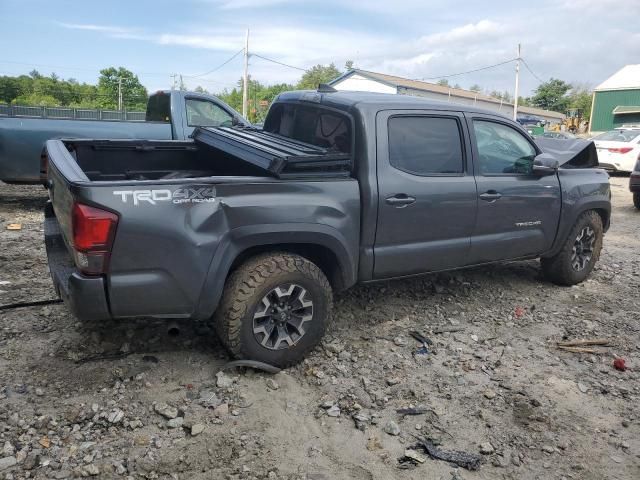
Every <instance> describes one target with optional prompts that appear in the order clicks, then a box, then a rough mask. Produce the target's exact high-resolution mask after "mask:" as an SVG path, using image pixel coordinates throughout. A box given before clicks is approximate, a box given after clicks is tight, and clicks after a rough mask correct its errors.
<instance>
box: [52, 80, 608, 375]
mask: <svg viewBox="0 0 640 480" xmlns="http://www.w3.org/2000/svg"><path fill="white" fill-rule="evenodd" d="M192 137H193V139H192V140H190V141H140V140H123V141H109V140H50V141H48V142H47V145H46V155H47V160H48V164H49V168H48V182H47V186H48V189H49V195H50V202H49V203H48V205H47V207H46V220H45V240H46V246H47V254H48V259H49V264H50V270H51V274H52V277H53V282H54V284H55V287H56V289H57V291H58V292H59V294H60V295H61V296H62V298H63V299H64V300H65V301H66V302H67V303H68V305H69V306H70V309H71V310H72V311H73V313H74V314H75V315H76V316H77V317H78V318H80V319H85V320H98V321H100V320H106V319H124V318H129V317H160V318H187V319H193V320H206V321H211V322H213V323H214V324H215V328H216V329H217V331H218V333H219V335H220V337H221V339H222V341H223V342H224V344H225V345H226V347H227V348H228V349H229V350H230V352H231V353H232V354H233V355H234V356H236V357H240V358H250V359H254V360H258V361H262V362H266V363H269V364H272V365H277V366H286V365H290V364H292V363H295V362H298V361H300V360H301V359H302V358H303V357H304V355H305V354H306V353H307V352H309V350H310V349H312V348H313V347H314V346H315V345H316V344H317V343H318V342H319V341H320V339H321V337H322V335H323V333H324V331H325V328H326V326H327V321H328V319H329V318H330V315H331V308H332V295H333V292H336V291H340V290H344V289H346V288H349V287H351V286H353V285H355V284H357V283H366V282H374V281H380V280H387V279H391V278H401V277H410V276H413V275H420V274H425V273H430V272H439V271H445V270H452V269H459V268H465V267H471V266H477V265H486V264H491V263H494V262H501V261H511V260H522V259H534V258H540V260H541V267H542V270H543V272H544V274H545V275H546V277H547V278H548V279H549V280H550V281H552V282H554V283H556V284H559V285H573V284H577V283H579V282H581V281H583V280H584V279H585V278H586V277H587V276H588V275H589V273H590V272H591V271H592V269H593V268H594V265H595V263H596V261H597V260H598V257H599V255H600V250H601V248H602V241H603V235H604V232H605V231H606V230H607V228H608V226H609V218H610V214H611V204H610V191H609V177H608V175H607V173H606V172H605V171H604V170H602V169H599V168H597V160H595V163H594V161H593V160H585V159H584V158H591V159H593V158H595V155H588V156H587V157H584V155H582V156H577V157H575V158H573V157H571V156H567V155H565V156H563V157H561V160H558V158H556V157H555V156H554V155H552V154H551V153H548V152H546V153H545V152H543V151H542V150H541V149H540V147H539V146H538V145H536V143H534V141H533V140H532V138H531V137H530V136H529V135H528V134H527V132H526V131H525V130H523V128H522V127H521V126H520V125H518V124H517V123H515V122H513V121H511V120H509V119H507V118H505V117H502V116H500V115H496V114H494V113H490V112H487V111H483V110H480V109H476V108H474V107H470V106H462V105H454V104H447V103H437V102H433V101H429V100H426V99H422V98H416V97H411V96H400V95H385V94H373V93H362V92H336V91H333V90H332V89H331V88H330V87H322V88H319V89H318V91H299V92H288V93H283V94H281V95H280V96H279V97H278V98H277V99H276V101H275V102H274V104H273V105H272V106H271V108H270V110H269V113H268V115H267V117H266V120H265V122H264V126H263V128H262V129H256V128H254V127H246V126H235V127H224V126H222V127H214V128H209V127H205V128H198V129H196V130H195V131H194V133H193V135H192Z"/></svg>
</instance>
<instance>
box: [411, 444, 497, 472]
mask: <svg viewBox="0 0 640 480" xmlns="http://www.w3.org/2000/svg"><path fill="white" fill-rule="evenodd" d="M416 440H418V443H417V445H416V447H414V448H417V447H421V448H422V449H423V450H424V451H425V452H426V453H427V454H428V455H429V456H430V457H431V458H433V459H435V460H444V461H445V462H450V463H454V464H456V465H458V466H460V467H462V468H466V469H467V470H477V469H478V468H480V464H481V463H482V457H481V456H480V455H476V454H474V453H467V452H460V451H457V450H450V451H448V450H441V449H439V448H438V447H436V446H435V445H434V444H433V443H432V442H431V440H428V439H426V438H422V439H421V438H418V437H416ZM489 445H491V444H489ZM491 448H492V449H493V447H491ZM492 453H493V451H492Z"/></svg>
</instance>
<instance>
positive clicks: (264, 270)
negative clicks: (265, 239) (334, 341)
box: [214, 253, 332, 367]
mask: <svg viewBox="0 0 640 480" xmlns="http://www.w3.org/2000/svg"><path fill="white" fill-rule="evenodd" d="M331 307H332V292H331V286H330V285H329V282H328V281H327V278H326V276H325V275H324V273H322V270H320V269H319V268H318V267H317V266H316V265H315V264H314V263H312V262H310V261H309V260H307V259H305V258H303V257H300V256H298V255H293V254H287V253H271V254H266V255H259V256H257V257H254V258H252V259H250V260H248V261H247V262H246V263H244V264H243V265H241V266H240V267H239V268H238V269H237V270H235V271H234V272H233V273H232V274H231V276H230V277H229V279H228V280H227V283H226V285H225V289H224V294H223V299H222V303H221V305H220V307H219V308H218V310H217V311H216V314H215V316H214V321H215V326H216V330H217V331H218V336H219V337H220V339H221V340H222V342H223V343H224V344H225V346H226V347H227V349H228V350H229V351H230V352H231V354H232V355H233V356H234V357H236V358H246V359H251V360H257V361H260V362H265V363H268V364H270V365H274V366H277V367H287V366H290V365H293V364H295V363H298V362H300V361H301V360H302V359H303V358H304V356H305V355H306V354H307V353H308V352H309V351H311V350H312V349H313V348H314V347H315V346H316V345H317V344H318V343H319V342H320V339H321V338H322V336H323V335H324V331H325V327H326V323H327V320H328V318H329V316H330V314H331Z"/></svg>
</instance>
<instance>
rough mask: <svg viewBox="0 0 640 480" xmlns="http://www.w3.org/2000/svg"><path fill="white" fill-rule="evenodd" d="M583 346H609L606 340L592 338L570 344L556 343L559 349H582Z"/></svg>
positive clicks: (573, 341)
mask: <svg viewBox="0 0 640 480" xmlns="http://www.w3.org/2000/svg"><path fill="white" fill-rule="evenodd" d="M585 345H609V340H607V339H606V338H593V339H590V340H589V339H587V340H572V341H570V342H558V346H559V347H582V346H585Z"/></svg>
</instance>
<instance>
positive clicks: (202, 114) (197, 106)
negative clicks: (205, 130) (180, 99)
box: [186, 98, 233, 127]
mask: <svg viewBox="0 0 640 480" xmlns="http://www.w3.org/2000/svg"><path fill="white" fill-rule="evenodd" d="M186 107H187V124H188V125H189V126H190V127H230V126H232V125H233V117H232V116H231V114H230V113H229V112H227V111H226V110H224V109H223V108H222V107H220V106H219V105H216V104H215V103H213V102H210V101H208V100H196V99H193V98H188V99H187V100H186Z"/></svg>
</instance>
